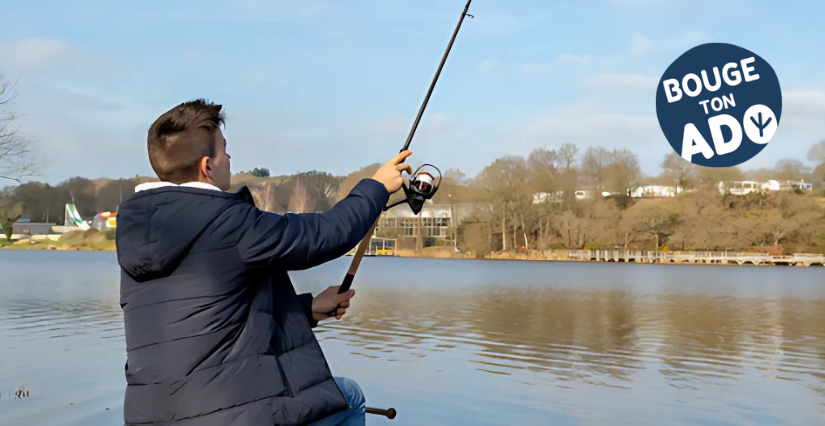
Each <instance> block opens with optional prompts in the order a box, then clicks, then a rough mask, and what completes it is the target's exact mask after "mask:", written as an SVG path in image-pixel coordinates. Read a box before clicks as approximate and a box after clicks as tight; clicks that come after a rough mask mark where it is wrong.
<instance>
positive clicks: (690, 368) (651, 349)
mask: <svg viewBox="0 0 825 426" xmlns="http://www.w3.org/2000/svg"><path fill="white" fill-rule="evenodd" d="M320 336H321V338H322V339H324V342H325V343H328V342H329V341H341V342H343V343H345V344H346V345H347V346H348V347H350V353H352V354H355V355H359V356H364V357H368V358H372V359H380V360H385V361H392V362H399V363H415V362H420V363H427V362H428V358H429V357H434V356H436V355H438V354H440V353H446V354H448V356H447V359H449V360H452V361H453V362H455V364H456V365H458V364H461V363H469V364H472V365H473V366H474V369H475V370H476V371H478V372H479V373H481V374H491V375H496V376H505V377H510V378H514V379H515V380H516V381H518V382H520V383H522V384H524V385H527V386H554V387H560V388H567V389H581V385H582V384H584V385H585V386H591V387H608V388H616V389H624V390H628V389H632V388H640V387H644V386H647V388H644V389H643V390H642V393H646V394H648V397H649V398H652V399H659V397H657V396H656V393H657V392H659V391H662V390H663V389H660V388H661V386H667V387H669V388H671V389H673V390H677V391H678V390H684V391H693V392H690V393H681V394H678V395H679V396H678V397H677V399H681V400H682V401H683V402H686V403H689V404H696V405H697V406H698V405H704V406H708V407H710V406H713V405H715V403H714V402H712V400H713V399H714V397H713V396H708V395H703V392H704V393H710V394H714V393H715V392H725V391H724V389H725V388H727V387H730V388H731V391H735V392H740V393H743V396H742V397H741V398H734V399H736V400H741V403H742V404H743V406H748V407H753V406H758V405H759V404H762V403H767V404H769V403H770V401H764V400H762V399H761V398H762V397H760V398H758V399H751V400H749V398H753V397H754V395H753V394H752V390H753V389H754V388H760V387H762V388H766V387H767V388H769V387H770V385H769V383H771V382H772V381H773V380H783V381H786V382H789V383H794V384H796V385H795V386H794V387H793V388H787V387H782V388H781V389H793V392H801V391H804V389H800V388H799V387H798V386H802V387H803V388H807V389H809V390H812V391H814V392H816V394H817V395H818V399H817V401H816V403H817V404H818V405H819V406H820V407H823V406H825V402H824V401H823V400H822V399H821V398H822V396H825V393H823V383H825V375H823V373H822V371H823V367H825V301H823V300H796V299H783V300H778V301H777V300H769V299H746V298H734V297H718V296H713V297H711V296H696V295H667V294H664V295H647V296H644V295H633V294H630V293H628V292H625V291H620V290H613V291H578V290H571V289H564V290H559V289H547V288H545V289H542V288H537V287H533V288H518V289H514V288H507V289H490V288H484V289H478V290H475V291H473V290H465V291H464V292H463V293H461V294H454V293H450V292H446V291H436V290H421V289H419V290H417V291H416V292H415V293H414V294H410V293H408V292H405V291H400V290H399V291H396V290H388V289H375V288H371V289H370V290H369V292H363V293H362V294H361V295H360V297H359V300H358V307H357V309H356V310H354V311H353V315H352V317H350V318H349V319H348V321H346V322H343V323H340V324H335V323H333V324H329V325H327V326H326V328H325V329H324V330H323V331H322V332H321V333H320ZM437 359H438V360H439V361H441V363H440V364H435V363H433V364H431V368H432V369H434V370H435V369H439V368H440V369H442V370H443V369H444V368H451V367H452V365H451V364H449V363H446V364H445V363H443V360H444V357H440V356H439V357H437ZM403 368H404V367H399V371H403ZM651 369H652V370H653V371H654V373H655V375H657V376H658V378H657V379H654V380H651V379H650V371H649V370H651ZM660 380H661V381H660ZM473 381H474V380H473V379H470V378H468V385H469V386H473ZM749 387H750V389H751V391H748V389H749ZM717 388H718V389H717ZM734 389H735V390H734ZM779 389H780V388H777V391H776V394H775V395H773V396H775V397H781V396H782V395H781V391H780V390H779ZM514 390H515V389H514ZM637 390H638V389H637ZM521 391H523V390H521ZM524 392H530V391H524ZM715 397H717V398H718V397H723V398H728V396H727V395H716V396H715ZM607 405H609V404H607ZM727 408H729V407H727ZM727 408H726V407H718V409H719V410H720V411H724V410H725V409H727ZM817 412H818V413H819V415H821V414H822V413H823V412H825V411H823V410H822V409H821V408H820V409H819V410H818V411H817Z"/></svg>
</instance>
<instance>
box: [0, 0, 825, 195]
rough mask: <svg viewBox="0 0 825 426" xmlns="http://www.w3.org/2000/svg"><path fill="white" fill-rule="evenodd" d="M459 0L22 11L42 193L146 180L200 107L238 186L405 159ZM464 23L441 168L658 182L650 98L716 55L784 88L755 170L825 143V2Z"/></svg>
mask: <svg viewBox="0 0 825 426" xmlns="http://www.w3.org/2000/svg"><path fill="white" fill-rule="evenodd" d="M464 3H465V1H464V0H416V1H412V0H393V1H366V0H348V1H321V0H304V1H300V2H294V1H291V2H287V1H281V0H274V1H265V0H229V1H198V2H195V1H188V2H183V1H180V2H161V1H142V2H132V3H127V2H111V1H102V0H78V1H73V2H53V1H48V2H47V1H37V0H25V1H24V0H12V1H8V2H5V4H4V6H3V19H2V26H0V73H2V74H4V75H5V77H6V78H7V79H9V78H11V79H18V78H19V82H18V86H17V92H18V96H17V98H16V100H15V103H14V105H13V108H14V109H15V110H16V112H17V113H18V114H19V115H20V116H21V118H20V120H19V123H18V124H19V125H20V126H22V131H23V132H24V133H25V135H26V136H27V137H28V138H30V139H31V140H33V141H35V142H36V149H37V150H38V152H39V154H40V156H41V157H42V158H43V160H44V163H43V167H42V168H41V170H40V175H39V176H38V177H36V179H38V180H45V181H49V182H53V183H57V182H59V181H61V180H63V179H66V178H68V177H71V176H75V175H82V176H87V177H130V176H134V175H136V174H139V175H152V171H151V168H150V167H149V163H148V159H147V156H146V149H145V136H146V133H145V132H146V129H147V128H148V127H149V125H150V124H151V122H152V121H153V120H154V119H155V118H156V117H157V116H158V115H159V114H161V113H162V112H163V111H165V110H167V109H168V108H171V107H172V106H174V105H176V104H177V103H180V102H182V101H185V100H189V99H193V98H198V97H205V98H208V99H211V100H214V101H216V102H219V103H222V104H224V105H225V107H226V113H227V118H228V123H227V128H226V131H225V132H226V135H227V138H228V140H229V149H230V153H231V154H232V155H233V171H235V172H237V171H240V170H248V169H251V168H253V167H268V168H269V169H270V170H271V171H272V172H273V173H275V174H280V173H294V172H298V171H307V170H324V171H329V172H333V173H336V174H346V173H348V172H350V171H353V170H356V169H358V168H360V167H362V166H364V165H367V164H370V163H374V162H378V161H384V160H386V159H387V158H389V157H390V156H392V155H393V154H394V153H396V152H397V151H398V149H399V148H400V147H401V146H402V145H403V142H404V140H405V138H406V136H407V133H408V131H409V128H410V125H411V124H412V121H413V119H414V117H415V114H416V113H417V111H418V108H419V106H420V103H421V101H422V100H423V97H424V94H425V93H426V90H427V87H428V85H429V83H430V80H431V79H432V76H433V74H434V72H435V69H436V67H437V65H438V61H439V60H440V58H441V55H442V53H443V51H444V48H445V47H446V44H447V42H448V40H449V36H450V34H451V33H452V31H453V28H454V26H455V23H456V21H457V19H458V15H459V14H460V12H461V10H462V8H463V6H464ZM470 13H472V14H473V15H475V19H467V20H465V23H464V26H463V27H462V30H461V33H460V34H459V35H458V39H457V41H456V44H455V46H454V48H453V51H452V53H451V55H450V57H449V59H448V62H447V65H446V67H445V69H444V71H443V73H442V76H441V78H440V80H439V82H438V85H437V87H436V90H435V93H434V94H433V97H432V99H431V101H430V104H429V106H428V108H427V111H426V115H425V119H424V120H423V122H422V124H421V126H420V127H419V130H418V132H417V134H416V139H415V140H414V141H413V150H414V151H415V159H416V160H417V161H426V162H431V163H434V164H436V165H438V166H439V167H440V168H442V170H445V169H448V168H457V169H461V170H462V171H464V172H465V173H466V174H467V175H468V176H473V175H475V174H476V173H478V172H479V171H480V170H481V169H482V168H483V167H484V166H485V165H487V164H489V163H490V162H491V161H493V160H494V159H495V158H496V157H499V156H502V155H506V154H515V155H526V154H527V153H529V152H530V151H531V150H532V149H534V148H536V147H547V148H554V147H557V146H559V145H560V144H561V143H564V142H569V143H575V144H577V145H578V146H579V148H580V151H581V152H583V151H584V150H585V149H586V148H587V147H588V146H593V145H602V146H605V147H607V148H614V147H615V148H629V149H631V150H633V151H634V152H636V153H637V154H638V155H639V159H640V162H641V165H642V169H643V171H644V172H645V173H648V174H656V173H658V172H659V164H660V162H661V160H662V158H663V157H664V156H665V155H666V154H667V153H669V152H670V151H672V150H671V148H670V146H669V145H668V144H667V142H666V140H665V139H664V137H663V135H662V132H661V130H660V129H659V125H658V122H657V120H656V112H655V94H656V86H657V84H658V81H659V78H660V77H661V74H662V72H664V70H665V69H666V68H667V66H668V65H669V64H670V63H671V62H672V61H673V60H675V59H676V58H677V57H678V56H679V55H680V54H681V53H683V52H684V51H686V50H687V49H689V48H691V47H694V46H696V45H698V44H701V43H705V42H727V43H733V44H737V45H740V46H742V47H744V48H746V49H749V50H752V51H754V52H756V53H757V54H759V55H760V56H762V57H763V58H764V59H766V60H767V61H768V62H769V63H770V64H771V65H772V66H773V67H774V70H775V71H776V72H777V74H778V76H779V81H780V83H781V85H782V92H783V111H782V118H781V124H780V127H779V130H778V132H777V134H776V136H775V137H774V139H773V140H772V141H771V143H770V144H769V145H768V146H767V147H766V148H765V149H764V150H763V151H762V152H761V153H760V154H759V155H757V156H756V157H755V158H754V159H752V160H750V161H748V162H747V163H746V164H745V167H746V168H752V167H772V166H773V165H774V164H775V163H776V161H777V160H779V159H781V158H798V159H801V160H804V159H805V155H806V152H807V150H808V148H809V147H810V145H812V144H813V143H815V142H816V141H818V140H821V139H825V55H823V54H822V52H823V47H822V46H823V44H822V43H823V40H825V30H823V29H822V28H821V25H820V22H818V21H817V20H818V19H820V18H821V16H825V2H823V1H821V0H819V1H815V0H812V1H788V2H778V1H768V0H763V1H745V0H726V1H723V2H721V1H718V0H717V1H706V0H590V1H576V2H573V1H569V2H567V1H565V2H561V1H528V0H506V1H505V0H475V1H474V2H473V4H472V6H471V8H470ZM661 17H664V18H665V19H661ZM818 25H820V28H819V29H817V26H818Z"/></svg>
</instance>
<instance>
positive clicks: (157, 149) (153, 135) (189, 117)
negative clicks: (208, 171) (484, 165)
mask: <svg viewBox="0 0 825 426" xmlns="http://www.w3.org/2000/svg"><path fill="white" fill-rule="evenodd" d="M221 108H222V105H216V104H214V103H211V102H208V101H206V100H204V99H197V100H194V101H189V102H184V103H182V104H180V105H178V106H176V107H174V108H172V109H170V110H169V111H166V112H165V113H163V115H161V116H160V117H158V119H157V120H155V122H154V123H152V126H151V127H150V128H149V135H148V138H147V145H148V149H149V162H150V163H151V164H152V169H154V171H155V174H157V176H158V178H159V179H160V180H161V181H166V182H172V183H177V184H180V183H184V182H189V181H193V180H197V177H198V166H199V165H200V161H201V159H202V158H203V157H209V158H214V157H215V155H216V154H217V153H216V146H215V131H216V130H217V129H218V126H219V125H221V124H224V116H223V113H222V112H221Z"/></svg>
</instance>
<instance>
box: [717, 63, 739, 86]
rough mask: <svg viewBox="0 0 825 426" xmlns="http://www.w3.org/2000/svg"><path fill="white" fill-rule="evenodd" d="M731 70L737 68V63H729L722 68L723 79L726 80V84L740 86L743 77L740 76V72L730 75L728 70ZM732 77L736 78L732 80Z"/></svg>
mask: <svg viewBox="0 0 825 426" xmlns="http://www.w3.org/2000/svg"><path fill="white" fill-rule="evenodd" d="M730 68H736V62H730V63H727V64H725V66H724V67H722V77H724V78H725V83H728V85H730V86H736V85H738V84H739V83H741V82H742V76H741V75H739V71H734V72H732V73H728V69H730ZM730 76H734V77H736V78H735V79H733V80H731V79H730Z"/></svg>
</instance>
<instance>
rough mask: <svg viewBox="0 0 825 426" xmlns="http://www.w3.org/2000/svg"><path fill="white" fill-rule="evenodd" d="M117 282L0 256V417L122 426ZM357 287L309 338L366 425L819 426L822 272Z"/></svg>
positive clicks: (447, 276)
mask: <svg viewBox="0 0 825 426" xmlns="http://www.w3.org/2000/svg"><path fill="white" fill-rule="evenodd" d="M348 263H349V258H345V259H343V260H340V261H336V262H332V263H330V264H327V265H324V266H322V267H320V268H316V269H314V270H311V271H304V272H300V273H294V274H293V277H294V281H295V283H296V286H297V287H299V290H303V291H306V290H311V291H313V292H317V291H318V290H319V289H321V288H323V287H325V286H327V285H331V284H338V283H339V282H340V279H341V277H343V274H344V272H345V271H346V268H347V266H348ZM117 280H118V269H117V263H116V259H115V255H114V254H113V253H88V252H34V251H0V424H2V425H7V424H8V425H63V424H71V425H74V424H77V425H93V426H94V425H116V424H122V415H121V409H122V397H123V390H124V386H125V380H124V377H123V365H124V362H125V345H124V342H123V331H122V316H121V312H120V308H119V306H118V281H117ZM354 288H355V289H356V291H357V294H356V297H355V300H354V302H355V305H354V307H353V309H352V311H351V313H350V314H348V316H347V317H346V318H345V319H344V320H343V321H341V322H333V323H330V324H327V325H324V326H322V327H320V328H319V329H317V335H318V337H319V339H320V340H321V345H322V346H323V347H324V349H325V351H326V354H327V356H328V359H329V361H330V364H331V366H332V368H333V372H334V373H335V374H337V375H343V376H349V377H352V378H355V379H357V380H358V381H359V382H360V383H361V385H362V387H363V389H364V391H365V392H366V394H367V399H368V405H371V406H376V407H388V406H393V407H395V408H396V409H398V411H399V416H398V417H397V418H396V419H395V420H393V421H389V420H387V419H384V418H381V417H376V416H369V418H368V423H369V424H376V425H377V424H388V425H392V424H397V425H425V424H427V425H429V424H445V425H459V424H467V425H486V424H490V425H511V424H512V425H527V424H537V425H546V424H601V423H609V424H713V425H716V424H731V425H738V424H743V425H744V424H797V425H813V424H825V269H823V268H764V267H762V268H759V267H714V266H669V265H632V264H586V263H541V262H504V261H471V260H456V261H453V260H432V259H400V258H367V259H364V262H363V263H362V266H361V270H360V271H359V275H358V277H357V278H356V283H355V284H354ZM18 386H25V387H26V388H27V389H29V391H30V397H29V398H24V399H14V398H13V397H12V393H13V392H14V391H15V389H16V388H17V387H18Z"/></svg>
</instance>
